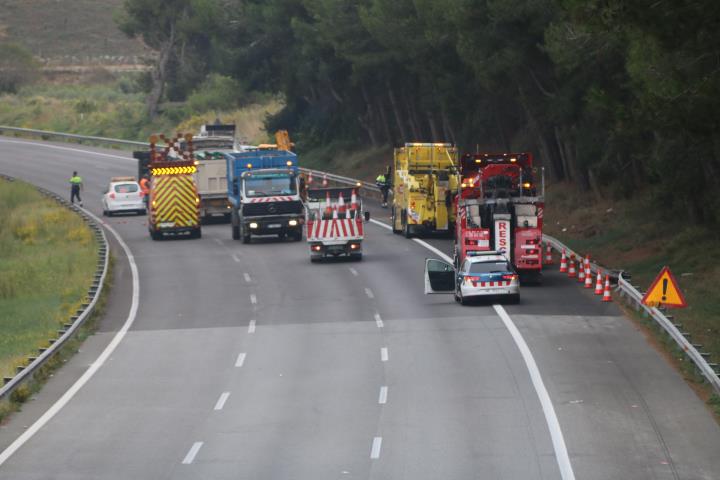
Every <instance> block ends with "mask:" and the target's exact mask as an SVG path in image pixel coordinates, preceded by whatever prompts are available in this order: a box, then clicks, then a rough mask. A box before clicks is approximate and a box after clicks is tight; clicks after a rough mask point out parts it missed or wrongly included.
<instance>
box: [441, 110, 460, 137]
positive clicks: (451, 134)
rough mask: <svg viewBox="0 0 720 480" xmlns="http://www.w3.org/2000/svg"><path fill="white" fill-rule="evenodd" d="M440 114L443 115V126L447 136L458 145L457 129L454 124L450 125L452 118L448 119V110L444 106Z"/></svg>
mask: <svg viewBox="0 0 720 480" xmlns="http://www.w3.org/2000/svg"><path fill="white" fill-rule="evenodd" d="M440 114H441V116H442V127H443V132H444V133H445V138H447V139H448V140H450V141H451V142H452V143H453V145H457V139H456V138H455V131H454V130H453V128H452V125H450V120H448V116H447V112H446V111H445V109H444V108H443V109H442V110H441V111H440Z"/></svg>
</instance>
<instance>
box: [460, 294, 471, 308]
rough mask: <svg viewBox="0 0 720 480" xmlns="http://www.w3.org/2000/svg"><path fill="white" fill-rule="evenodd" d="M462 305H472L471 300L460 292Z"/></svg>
mask: <svg viewBox="0 0 720 480" xmlns="http://www.w3.org/2000/svg"><path fill="white" fill-rule="evenodd" d="M460 305H463V306H465V305H470V300H469V299H467V298H465V297H463V296H462V294H460Z"/></svg>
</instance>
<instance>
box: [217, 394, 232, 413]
mask: <svg viewBox="0 0 720 480" xmlns="http://www.w3.org/2000/svg"><path fill="white" fill-rule="evenodd" d="M229 396H230V392H224V393H223V394H222V395H220V398H218V401H217V403H216V404H215V410H222V409H223V407H224V406H225V402H227V399H228V397H229Z"/></svg>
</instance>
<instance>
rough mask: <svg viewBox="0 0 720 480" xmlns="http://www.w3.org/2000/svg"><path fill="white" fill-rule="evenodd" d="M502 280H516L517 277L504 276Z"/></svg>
mask: <svg viewBox="0 0 720 480" xmlns="http://www.w3.org/2000/svg"><path fill="white" fill-rule="evenodd" d="M502 278H503V280H516V279H517V275H503V276H502Z"/></svg>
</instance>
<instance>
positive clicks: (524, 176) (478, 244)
mask: <svg viewBox="0 0 720 480" xmlns="http://www.w3.org/2000/svg"><path fill="white" fill-rule="evenodd" d="M460 173H461V182H460V185H459V187H458V193H457V196H456V197H455V209H456V211H457V214H456V215H457V223H456V228H455V251H454V259H455V265H456V266H457V265H460V264H461V263H462V261H463V260H464V259H465V257H466V256H469V255H476V254H478V252H484V251H493V250H494V251H499V252H502V253H503V254H504V255H505V256H506V257H508V258H509V259H510V260H511V262H512V264H513V266H514V267H515V269H516V270H517V272H518V274H519V275H520V280H521V282H523V283H536V284H537V283H540V281H541V279H542V252H541V248H542V247H541V242H542V226H543V210H544V206H545V204H544V195H543V192H544V178H543V177H542V175H541V178H540V185H537V184H536V176H537V174H536V170H535V168H534V167H533V156H532V154H531V153H477V154H467V155H463V156H462V158H461V159H460Z"/></svg>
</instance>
